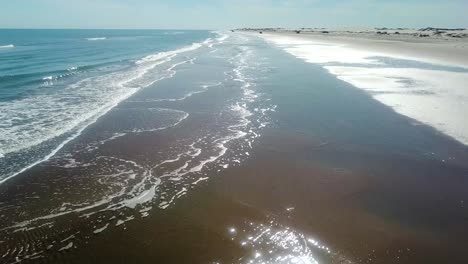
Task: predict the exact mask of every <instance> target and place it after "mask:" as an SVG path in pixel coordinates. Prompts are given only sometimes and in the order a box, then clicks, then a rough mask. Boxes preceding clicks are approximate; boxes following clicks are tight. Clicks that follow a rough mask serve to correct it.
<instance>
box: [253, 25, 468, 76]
mask: <svg viewBox="0 0 468 264" xmlns="http://www.w3.org/2000/svg"><path fill="white" fill-rule="evenodd" d="M255 31H256V32H257V31H262V32H263V33H264V34H266V35H279V36H287V37H293V38H295V39H302V40H309V41H313V42H316V43H321V44H326V45H344V46H346V47H349V48H352V49H356V50H364V51H367V52H375V53H380V54H382V55H385V54H386V55H390V56H393V57H399V58H410V59H415V60H420V61H424V62H429V63H440V64H448V65H455V66H461V67H468V30H457V31H450V30H446V31H443V30H439V31H437V30H427V31H426V30H424V31H423V30H410V29H393V30H378V29H372V30H369V29H363V30H357V29H348V30H345V29H321V30H314V31H312V30H301V31H300V34H297V33H296V32H294V31H293V30H274V31H273V30H264V29H259V30H255ZM322 32H327V33H322ZM377 32H380V33H377ZM395 32H398V34H395ZM436 32H444V33H439V34H435V33H436ZM452 34H453V36H456V37H453V36H452ZM421 35H422V36H423V37H421Z"/></svg>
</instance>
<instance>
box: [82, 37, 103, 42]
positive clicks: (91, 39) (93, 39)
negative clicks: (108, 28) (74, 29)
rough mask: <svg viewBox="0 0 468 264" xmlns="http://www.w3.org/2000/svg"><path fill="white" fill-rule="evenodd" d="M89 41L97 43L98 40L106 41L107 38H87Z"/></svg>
mask: <svg viewBox="0 0 468 264" xmlns="http://www.w3.org/2000/svg"><path fill="white" fill-rule="evenodd" d="M86 39H87V40H90V41H96V40H106V39H107V38H106V37H99V38H86Z"/></svg>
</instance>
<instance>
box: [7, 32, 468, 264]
mask: <svg viewBox="0 0 468 264" xmlns="http://www.w3.org/2000/svg"><path fill="white" fill-rule="evenodd" d="M259 35H260V34H258V33H255V34H253V33H247V34H246V33H244V32H234V33H232V32H227V33H222V34H219V35H216V38H214V39H213V40H211V41H205V42H202V43H200V44H198V45H195V48H193V47H194V45H193V44H192V46H189V48H186V49H182V51H180V49H179V50H177V52H172V53H171V52H162V53H157V54H155V55H152V56H146V57H144V58H143V59H141V60H138V61H137V63H132V64H131V65H132V66H131V67H130V70H132V71H128V69H129V67H128V66H127V67H123V68H124V69H125V71H124V72H123V73H124V74H122V73H120V72H119V74H118V75H111V76H110V77H112V78H114V77H115V76H122V75H123V76H130V77H129V78H130V80H131V81H129V83H131V84H133V82H135V77H134V76H135V75H134V74H135V73H136V76H138V77H137V78H136V80H137V81H140V82H141V83H145V84H147V83H148V86H147V87H146V88H144V89H141V90H139V91H136V92H135V93H134V94H132V95H131V96H129V97H128V98H126V99H125V100H122V101H121V102H120V103H119V104H118V105H117V106H116V107H114V108H112V109H111V110H110V111H109V112H108V113H106V114H104V115H102V116H101V117H100V118H98V119H97V120H96V122H94V123H92V124H91V125H89V126H88V127H87V128H86V129H84V130H83V131H82V133H81V134H80V135H79V136H77V137H76V138H74V139H73V140H70V141H69V142H68V143H67V144H65V146H64V147H63V148H61V149H60V150H59V151H57V153H56V154H55V155H54V156H52V157H51V158H50V159H48V160H46V161H44V162H42V163H40V164H39V165H37V166H33V167H32V168H31V169H28V170H25V171H24V172H22V173H20V174H18V175H16V176H14V177H12V178H11V179H9V180H8V181H5V182H4V183H2V184H1V185H0V201H1V202H0V215H1V217H2V218H1V220H2V221H1V222H0V237H1V238H0V256H2V260H4V261H5V263H18V262H21V263H113V264H115V263H129V262H135V263H242V264H244V263H245V264H247V263H274V264H277V263H304V264H309V263H313V264H316V263H320V264H351V263H378V264H394V263H401V264H414V263H425V264H432V263H434V264H436V263H445V262H447V261H449V262H450V263H464V261H465V260H466V259H468V253H467V252H466V250H465V248H466V247H467V246H468V240H467V239H466V237H468V230H467V229H466V223H467V222H466V219H467V218H468V210H467V207H466V201H468V193H467V192H466V186H467V185H468V177H466V176H467V175H468V165H467V164H468V147H467V145H466V144H464V142H463V139H464V137H463V136H464V135H465V134H463V133H460V134H459V133H458V132H459V131H462V132H463V131H464V130H463V126H465V123H464V122H458V123H457V122H456V121H459V119H458V118H462V117H461V116H460V115H456V114H453V113H454V112H444V113H443V114H444V115H435V114H434V115H433V114H432V112H431V111H429V110H427V109H425V111H424V113H426V112H427V113H430V114H431V115H430V116H429V117H430V118H428V119H424V118H425V116H422V117H421V116H418V115H415V114H414V113H420V112H421V111H415V110H414V109H412V108H411V106H412V105H414V104H412V103H411V102H412V101H409V100H407V101H405V100H402V98H405V99H408V98H411V99H414V100H417V101H418V102H419V103H418V104H416V105H417V106H421V107H425V105H423V104H421V103H420V102H426V101H424V100H429V102H430V103H428V104H427V105H429V106H434V105H437V106H439V107H440V108H439V109H441V108H442V107H443V106H446V107H448V108H454V106H457V104H460V105H461V106H460V107H461V108H455V110H454V111H462V110H463V109H464V108H463V107H465V106H464V105H463V104H464V102H465V101H464V100H465V99H464V98H465V97H463V96H464V95H465V94H464V93H462V92H463V90H462V89H459V90H455V91H456V92H453V91H454V90H450V89H445V90H444V89H442V88H443V85H442V84H441V83H440V82H438V79H443V80H444V81H445V80H450V81H451V83H453V84H454V87H457V86H456V84H459V83H460V82H461V83H463V81H464V80H465V79H463V78H465V77H464V76H465V75H466V74H467V72H468V70H466V69H464V68H460V67H457V66H447V65H436V64H428V63H424V62H421V61H412V60H410V59H408V58H406V59H400V58H394V57H391V55H388V56H390V57H385V56H384V57H382V56H377V57H375V56H374V55H375V54H376V53H378V54H381V53H382V54H386V53H384V48H383V47H386V46H392V47H393V45H390V44H388V43H393V42H394V41H390V40H367V39H364V38H362V39H361V38H350V37H333V36H327V37H322V36H315V35H313V34H312V33H311V34H310V36H309V35H306V34H302V33H301V34H299V35H300V36H297V34H294V35H293V34H291V33H267V32H265V33H264V34H262V36H259ZM284 37H286V39H284ZM329 39H330V40H329ZM332 39H333V41H335V40H336V42H331V40H332ZM337 39H348V41H349V44H347V43H348V42H347V43H344V42H338V40H337ZM285 40H286V41H285ZM318 42H320V43H318ZM368 42H372V43H374V42H375V43H383V44H375V45H374V44H372V45H371V44H368ZM317 43H318V44H317ZM353 43H356V44H353ZM358 43H361V44H358ZM398 43H403V44H401V45H403V46H404V45H409V46H411V45H413V43H412V42H408V43H406V42H401V41H398ZM347 45H349V46H347ZM354 45H355V46H354ZM359 45H363V46H372V47H376V48H375V50H372V51H368V50H366V49H363V50H358V48H359ZM414 45H417V44H414ZM424 45H426V44H424ZM427 45H439V44H437V43H436V42H435V41H434V43H433V44H432V43H427ZM190 47H191V48H190ZM381 47H382V48H381ZM434 49H436V48H434ZM317 50H320V52H316V51H317ZM409 50H410V49H409V48H408V52H409ZM349 51H353V52H349ZM441 52H442V51H441ZM311 54H312V55H311ZM369 54H371V56H369ZM389 54H390V53H389ZM414 55H415V56H416V54H414ZM168 58H169V59H168ZM433 59H434V60H435V59H436V58H433ZM438 59H442V58H438ZM450 64H451V63H450ZM135 65H136V66H135ZM132 67H137V70H140V71H133V69H134V68H132ZM141 68H143V69H145V70H146V69H149V70H148V71H149V72H145V74H141V73H140V72H141ZM106 70H107V68H106ZM388 72H391V73H392V74H391V76H388ZM415 73H417V74H415ZM428 73H431V74H432V75H431V74H429V76H435V77H437V78H435V77H434V78H428V77H427V76H428ZM369 76H370V77H369ZM447 76H448V77H449V78H446V77H447ZM159 77H162V78H159ZM442 77H443V78H442ZM112 78H104V81H105V82H104V83H108V82H109V79H112ZM138 78H141V79H138ZM152 78H153V79H152ZM154 78H158V79H156V80H157V81H155V79H154ZM411 78H417V79H416V80H413V79H411ZM445 78H446V79H445ZM434 79H435V80H434ZM100 80H102V77H101V75H99V76H98V78H97V79H92V81H91V82H90V83H91V85H92V86H90V87H92V88H94V87H95V86H94V84H95V83H98V84H99V85H103V84H102V83H100V82H99V81H100ZM423 81H424V82H423ZM376 84H378V85H376ZM73 87H75V86H73ZM132 87H133V86H132ZM440 87H442V88H441V89H439V88H440ZM459 88H460V87H459ZM91 90H92V89H91ZM459 92H460V93H459ZM391 99H394V100H396V101H397V102H398V106H399V107H396V105H394V104H392V102H391ZM441 99H443V100H442V101H440V100H441ZM431 100H435V101H431ZM444 100H445V101H444ZM428 109H430V108H428ZM460 109H461V110H460ZM417 110H418V109H417ZM440 112H441V111H436V113H440ZM451 116H453V118H449V117H451ZM434 120H435V121H434ZM440 120H444V121H446V122H445V126H441V127H439V126H438V125H440V122H439V121H440ZM454 124H461V126H455V125H454ZM452 132H453V135H452V134H451V133H452ZM7 158H11V159H17V157H10V156H8V157H7Z"/></svg>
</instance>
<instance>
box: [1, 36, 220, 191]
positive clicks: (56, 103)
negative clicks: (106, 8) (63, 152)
mask: <svg viewBox="0 0 468 264" xmlns="http://www.w3.org/2000/svg"><path fill="white" fill-rule="evenodd" d="M215 35H216V34H214V33H212V32H209V31H164V30H0V120H2V123H1V124H0V182H2V181H4V180H6V179H8V178H10V177H12V176H14V175H15V174H17V173H18V172H20V171H22V170H24V169H25V168H27V167H29V166H31V165H33V164H35V163H37V162H39V161H41V160H44V159H47V158H48V157H50V156H51V155H53V153H54V152H55V151H57V150H58V149H59V148H60V147H61V146H62V145H63V144H64V143H65V142H66V141H68V140H70V139H71V138H73V137H74V136H76V134H77V133H78V132H79V130H80V129H83V128H84V127H86V126H87V125H89V124H90V123H92V122H94V120H95V119H96V118H97V117H99V116H100V115H102V114H103V113H105V112H106V111H108V110H109V109H111V108H112V107H113V106H115V104H117V103H119V102H120V101H121V100H123V99H125V98H126V97H128V96H130V95H131V94H133V93H134V92H136V91H137V90H138V89H140V88H144V87H146V86H148V85H149V84H151V83H153V82H155V81H157V80H159V79H160V78H163V76H161V75H160V74H158V73H157V69H156V68H155V67H156V66H157V65H159V64H161V63H162V62H166V61H168V60H170V59H171V58H172V57H173V56H175V54H176V53H178V52H180V51H184V50H179V49H181V48H188V49H195V48H198V46H199V45H201V44H200V43H202V42H203V41H205V40H207V39H209V38H210V37H214V36H215ZM194 43H195V44H194ZM165 52H169V53H165ZM13 160H14V162H13Z"/></svg>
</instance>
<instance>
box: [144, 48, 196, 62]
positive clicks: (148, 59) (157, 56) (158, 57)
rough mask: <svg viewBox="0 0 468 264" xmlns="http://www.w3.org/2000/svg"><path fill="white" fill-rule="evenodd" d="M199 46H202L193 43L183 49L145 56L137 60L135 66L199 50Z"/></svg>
mask: <svg viewBox="0 0 468 264" xmlns="http://www.w3.org/2000/svg"><path fill="white" fill-rule="evenodd" d="M201 46H202V44H200V43H193V44H192V45H191V46H187V47H183V48H180V49H178V50H171V51H164V52H159V53H157V54H153V55H149V56H146V57H144V58H143V59H141V60H138V61H137V62H136V63H137V64H142V63H148V62H154V61H158V60H161V59H163V58H166V57H169V56H172V55H177V54H179V53H182V52H187V51H192V50H196V49H198V48H200V47H201Z"/></svg>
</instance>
